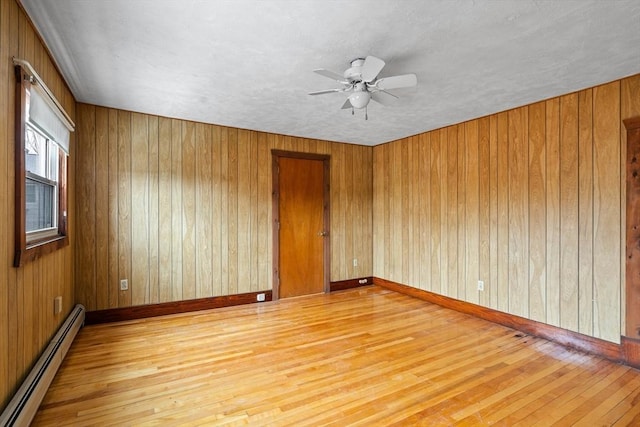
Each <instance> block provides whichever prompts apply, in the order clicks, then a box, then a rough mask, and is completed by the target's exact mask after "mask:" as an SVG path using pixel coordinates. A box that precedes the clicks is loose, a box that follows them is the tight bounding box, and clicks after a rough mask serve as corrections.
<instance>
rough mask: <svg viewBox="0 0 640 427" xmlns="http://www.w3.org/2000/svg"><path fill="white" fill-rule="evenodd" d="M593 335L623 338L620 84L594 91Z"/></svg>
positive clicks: (616, 83) (611, 84) (605, 86)
mask: <svg viewBox="0 0 640 427" xmlns="http://www.w3.org/2000/svg"><path fill="white" fill-rule="evenodd" d="M593 98H594V105H595V108H594V110H593V141H594V157H593V167H594V176H593V184H594V200H593V212H594V219H593V241H594V247H593V258H594V263H593V278H594V301H595V304H594V305H595V307H594V314H593V320H594V327H593V329H594V331H593V333H594V335H595V336H596V337H598V338H603V339H606V340H609V341H616V340H619V337H620V334H621V332H620V329H619V328H620V322H619V321H618V319H619V316H620V286H611V285H610V284H611V283H613V284H618V283H620V278H621V273H620V264H619V263H618V260H619V259H620V257H621V252H620V240H621V239H622V236H621V214H620V210H619V209H618V206H620V202H619V200H620V194H621V193H620V185H619V184H620V181H621V180H620V173H621V170H620V148H619V147H620V82H619V81H618V82H613V83H610V84H607V85H603V86H598V87H596V88H594V89H593Z"/></svg>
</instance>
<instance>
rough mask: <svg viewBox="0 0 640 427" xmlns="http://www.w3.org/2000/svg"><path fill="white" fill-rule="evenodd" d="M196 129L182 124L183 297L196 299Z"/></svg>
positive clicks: (190, 124) (191, 123) (187, 123)
mask: <svg viewBox="0 0 640 427" xmlns="http://www.w3.org/2000/svg"><path fill="white" fill-rule="evenodd" d="M195 133H196V129H195V123H193V122H182V180H181V183H182V297H183V298H184V299H193V298H195V297H196V142H195V138H196V135H195Z"/></svg>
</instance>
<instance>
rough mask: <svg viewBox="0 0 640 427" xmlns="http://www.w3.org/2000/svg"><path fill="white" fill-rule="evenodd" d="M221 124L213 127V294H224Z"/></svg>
mask: <svg viewBox="0 0 640 427" xmlns="http://www.w3.org/2000/svg"><path fill="white" fill-rule="evenodd" d="M221 132H222V129H221V127H220V126H212V127H211V193H212V194H211V220H212V224H211V269H212V275H211V296H219V295H222V247H221V243H222V240H221V231H220V227H221V216H222V210H223V207H222V203H221V200H222V175H221V159H222V152H221Z"/></svg>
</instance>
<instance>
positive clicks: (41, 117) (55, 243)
mask: <svg viewBox="0 0 640 427" xmlns="http://www.w3.org/2000/svg"><path fill="white" fill-rule="evenodd" d="M14 62H16V64H17V65H16V83H17V86H16V107H17V111H16V169H15V170H16V219H15V224H16V253H15V258H14V265H15V266H16V267H19V266H21V265H24V264H25V263H26V262H29V261H32V260H34V259H36V258H38V257H40V256H42V255H44V254H46V253H50V252H52V251H55V250H57V249H60V248H62V247H64V246H66V245H68V238H67V211H66V207H67V186H66V183H67V157H68V152H69V137H70V132H71V131H72V130H73V123H72V122H71V120H69V118H68V116H67V115H66V113H65V112H64V111H63V110H62V109H61V107H60V104H59V103H58V102H57V101H56V100H55V98H53V96H52V95H51V93H50V92H49V90H48V89H47V88H46V86H44V84H42V83H41V80H40V78H39V76H38V75H37V74H36V73H35V71H34V70H33V69H32V68H31V66H30V65H29V64H28V63H27V62H25V61H21V60H15V59H14Z"/></svg>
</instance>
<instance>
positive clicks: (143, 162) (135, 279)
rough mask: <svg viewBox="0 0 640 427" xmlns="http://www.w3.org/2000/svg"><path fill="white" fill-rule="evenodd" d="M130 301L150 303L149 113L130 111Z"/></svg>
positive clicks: (138, 303) (139, 303)
mask: <svg viewBox="0 0 640 427" xmlns="http://www.w3.org/2000/svg"><path fill="white" fill-rule="evenodd" d="M131 195H132V196H131V251H132V254H135V262H132V263H131V276H130V277H129V290H130V294H131V304H133V305H142V304H148V303H149V297H148V296H149V274H148V273H149V221H148V218H149V128H148V117H147V116H146V115H144V114H140V113H133V114H131Z"/></svg>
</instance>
